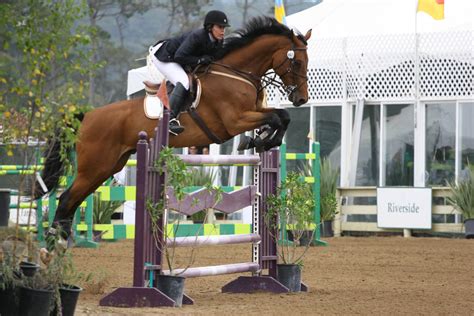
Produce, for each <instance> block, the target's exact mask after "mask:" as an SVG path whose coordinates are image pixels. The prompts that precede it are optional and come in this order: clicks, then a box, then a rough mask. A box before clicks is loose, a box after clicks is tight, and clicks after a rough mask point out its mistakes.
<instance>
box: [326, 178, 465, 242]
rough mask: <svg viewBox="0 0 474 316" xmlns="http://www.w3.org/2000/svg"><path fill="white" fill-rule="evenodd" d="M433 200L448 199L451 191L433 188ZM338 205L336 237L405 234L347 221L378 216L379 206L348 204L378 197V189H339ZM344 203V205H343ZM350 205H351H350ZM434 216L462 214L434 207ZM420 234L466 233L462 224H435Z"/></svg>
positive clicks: (395, 230) (335, 224)
mask: <svg viewBox="0 0 474 316" xmlns="http://www.w3.org/2000/svg"><path fill="white" fill-rule="evenodd" d="M432 190H433V191H432V192H433V198H435V197H441V198H446V197H447V196H449V194H450V191H449V188H447V187H433V188H432ZM336 196H337V200H338V201H339V203H338V213H337V215H336V217H335V219H334V236H335V237H340V236H341V234H342V233H343V232H345V231H355V232H374V233H375V232H403V229H385V228H379V227H377V222H355V221H350V222H348V221H347V215H377V205H375V204H374V205H357V204H354V203H347V201H348V200H349V201H351V200H354V199H353V198H355V197H373V198H376V197H377V188H376V187H352V188H337V191H336ZM342 202H344V203H342ZM349 204H350V205H349ZM432 214H437V215H453V214H454V215H458V216H459V215H460V214H461V213H460V212H459V211H457V210H456V209H454V207H453V206H450V205H436V204H433V206H432ZM413 231H418V230H413ZM419 232H437V233H464V225H463V224H462V223H433V225H432V229H431V230H429V231H426V230H419Z"/></svg>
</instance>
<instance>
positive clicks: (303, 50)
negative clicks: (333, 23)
mask: <svg viewBox="0 0 474 316" xmlns="http://www.w3.org/2000/svg"><path fill="white" fill-rule="evenodd" d="M310 37H311V30H309V31H308V32H307V33H306V35H302V34H301V33H299V32H298V33H295V32H293V34H292V35H291V38H290V41H288V44H287V45H283V46H282V48H281V49H278V50H277V51H276V52H275V53H274V54H273V64H272V68H273V70H274V71H275V73H277V74H278V76H280V78H281V80H282V81H283V84H284V86H285V91H286V93H287V94H288V99H289V100H290V101H291V102H292V103H293V105H294V106H300V105H302V104H305V103H306V102H308V84H307V82H308V77H307V75H306V73H307V70H308V52H307V43H308V42H307V41H308V40H309V38H310Z"/></svg>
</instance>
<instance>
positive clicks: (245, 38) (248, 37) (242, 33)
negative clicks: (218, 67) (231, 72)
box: [218, 16, 292, 58]
mask: <svg viewBox="0 0 474 316" xmlns="http://www.w3.org/2000/svg"><path fill="white" fill-rule="evenodd" d="M265 34H274V35H283V36H286V37H288V38H290V39H291V36H292V31H291V30H290V29H289V28H288V27H287V26H286V25H283V24H281V23H279V22H278V21H277V20H276V19H274V18H271V17H268V16H259V17H255V18H252V19H251V20H250V21H249V22H248V23H247V24H246V25H245V27H244V28H242V29H239V30H236V31H235V32H233V33H232V34H230V35H229V37H227V38H226V39H225V41H224V46H223V48H222V49H221V50H220V52H219V53H218V57H219V58H222V57H224V56H225V55H227V54H228V53H230V52H232V51H234V50H236V49H238V48H240V47H243V46H245V45H247V44H250V43H251V42H252V41H253V40H255V39H256V38H257V37H259V36H261V35H265Z"/></svg>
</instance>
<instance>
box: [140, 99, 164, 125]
mask: <svg viewBox="0 0 474 316" xmlns="http://www.w3.org/2000/svg"><path fill="white" fill-rule="evenodd" d="M143 110H144V111H145V115H146V117H148V118H149V119H152V120H157V119H161V118H162V117H163V103H161V100H160V99H159V98H158V97H157V96H156V95H147V96H145V102H143Z"/></svg>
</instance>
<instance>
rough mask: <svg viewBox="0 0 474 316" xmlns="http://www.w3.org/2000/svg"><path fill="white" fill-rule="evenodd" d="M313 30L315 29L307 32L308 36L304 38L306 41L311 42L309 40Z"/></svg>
mask: <svg viewBox="0 0 474 316" xmlns="http://www.w3.org/2000/svg"><path fill="white" fill-rule="evenodd" d="M312 30H313V29H309V31H308V32H306V35H305V36H304V38H305V39H306V40H309V38H310V37H311V31H312Z"/></svg>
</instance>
